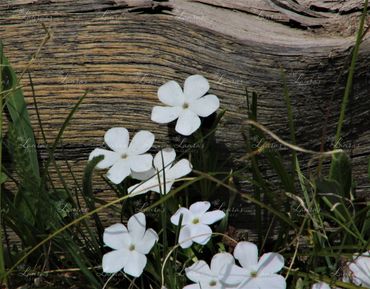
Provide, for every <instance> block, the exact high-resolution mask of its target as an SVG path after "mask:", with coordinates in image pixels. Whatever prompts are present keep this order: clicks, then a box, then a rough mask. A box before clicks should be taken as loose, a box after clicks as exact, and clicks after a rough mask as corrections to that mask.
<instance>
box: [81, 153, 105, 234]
mask: <svg viewBox="0 0 370 289" xmlns="http://www.w3.org/2000/svg"><path fill="white" fill-rule="evenodd" d="M103 159H104V156H97V157H95V158H93V159H92V160H91V161H89V162H88V164H87V166H86V168H85V172H84V176H83V185H82V188H83V190H82V192H83V197H84V200H85V202H86V206H87V207H88V208H89V210H90V211H93V210H95V209H96V207H95V202H94V194H93V188H92V175H93V172H94V169H95V167H96V165H97V164H98V163H99V162H100V161H101V160H103ZM93 218H94V221H95V224H96V227H97V229H98V233H99V238H100V241H102V240H101V236H102V235H103V232H104V227H103V224H102V223H101V221H100V218H99V215H98V214H94V215H93Z"/></svg>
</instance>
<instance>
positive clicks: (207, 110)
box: [189, 94, 220, 117]
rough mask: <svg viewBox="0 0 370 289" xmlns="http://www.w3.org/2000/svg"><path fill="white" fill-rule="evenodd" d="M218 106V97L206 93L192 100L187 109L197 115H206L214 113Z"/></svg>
mask: <svg viewBox="0 0 370 289" xmlns="http://www.w3.org/2000/svg"><path fill="white" fill-rule="evenodd" d="M219 107H220V101H219V100H218V97H217V96H216V95H213V94H208V95H206V96H204V97H201V98H199V99H196V100H194V101H193V102H191V103H190V104H189V109H190V110H191V111H193V112H195V113H196V114H197V115H199V116H202V117H207V116H209V115H211V114H212V113H214V112H215V111H216V110H217V109H218V108H219Z"/></svg>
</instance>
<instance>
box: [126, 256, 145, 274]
mask: <svg viewBox="0 0 370 289" xmlns="http://www.w3.org/2000/svg"><path fill="white" fill-rule="evenodd" d="M146 261H147V260H146V256H145V255H143V254H141V253H139V252H136V251H130V256H129V262H128V263H127V264H126V265H125V268H124V271H125V273H126V274H128V275H131V276H134V277H140V275H141V274H143V271H144V268H145V266H146Z"/></svg>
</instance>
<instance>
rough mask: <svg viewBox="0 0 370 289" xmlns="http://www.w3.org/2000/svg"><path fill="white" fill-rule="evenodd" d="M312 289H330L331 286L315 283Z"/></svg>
mask: <svg viewBox="0 0 370 289" xmlns="http://www.w3.org/2000/svg"><path fill="white" fill-rule="evenodd" d="M311 289H330V286H329V285H328V284H326V283H324V282H319V283H315V284H313V285H312V287H311Z"/></svg>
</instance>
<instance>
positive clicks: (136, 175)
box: [131, 168, 156, 181]
mask: <svg viewBox="0 0 370 289" xmlns="http://www.w3.org/2000/svg"><path fill="white" fill-rule="evenodd" d="M155 174H156V170H155V169H153V168H150V169H149V170H147V171H145V172H135V171H133V170H131V178H133V179H135V180H139V181H146V180H148V179H150V178H151V177H153V176H154V175H155Z"/></svg>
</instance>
